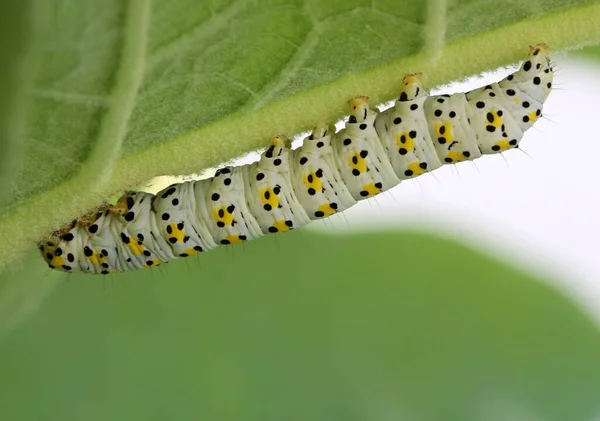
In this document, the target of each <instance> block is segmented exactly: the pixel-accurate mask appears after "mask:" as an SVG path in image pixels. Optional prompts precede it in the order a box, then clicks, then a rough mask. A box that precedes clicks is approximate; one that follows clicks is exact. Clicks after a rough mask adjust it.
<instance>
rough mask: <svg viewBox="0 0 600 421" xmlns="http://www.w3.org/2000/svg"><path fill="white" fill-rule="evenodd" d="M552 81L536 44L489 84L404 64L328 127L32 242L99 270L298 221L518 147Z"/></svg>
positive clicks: (77, 265) (152, 262) (152, 261)
mask: <svg viewBox="0 0 600 421" xmlns="http://www.w3.org/2000/svg"><path fill="white" fill-rule="evenodd" d="M552 79H553V70H552V66H551V63H550V59H549V56H548V47H547V46H546V45H545V44H539V45H537V46H534V47H530V51H529V55H528V58H527V59H526V60H525V61H524V62H523V63H522V65H521V66H520V68H519V69H518V70H517V71H516V72H514V73H512V74H511V75H509V76H507V77H506V78H505V79H503V80H502V81H500V82H499V83H494V84H491V85H487V86H484V87H482V88H479V89H475V90H473V91H470V92H466V93H457V94H453V95H439V96H430V95H429V94H428V93H427V92H426V91H425V89H423V87H422V82H421V76H420V74H409V75H407V76H405V77H404V79H403V81H402V92H401V93H400V96H399V98H398V99H397V100H396V101H395V104H394V105H393V106H392V107H391V108H389V109H387V110H384V111H382V112H379V111H378V110H374V109H371V108H370V107H369V104H368V98H367V97H362V96H361V97H356V98H354V99H352V100H351V101H350V102H349V105H350V116H349V118H348V120H347V122H346V123H345V128H343V129H342V130H340V131H339V132H337V133H336V132H335V128H334V127H333V126H331V125H327V124H324V123H318V124H316V126H315V127H314V129H313V131H312V133H311V134H310V135H309V136H308V137H306V138H305V139H304V141H303V144H302V146H301V147H299V148H297V149H295V150H292V149H291V147H290V144H289V141H288V140H287V139H286V138H285V137H283V136H277V137H275V138H274V139H273V140H272V144H271V146H270V147H269V148H268V149H267V150H266V151H265V152H264V153H263V154H262V155H261V157H260V160H259V161H257V162H254V163H252V164H248V165H244V166H237V167H232V166H228V167H224V168H221V169H219V170H217V171H216V173H215V175H214V176H213V177H212V178H209V179H204V180H199V181H187V182H183V183H179V184H173V185H171V186H169V187H167V188H165V189H164V190H162V191H160V192H158V193H157V194H155V195H154V194H150V193H145V192H127V193H125V194H124V195H123V196H122V197H121V198H120V199H119V200H118V201H117V202H116V204H114V205H103V206H101V207H100V208H98V209H97V210H96V211H94V212H92V213H90V214H89V215H85V216H84V217H82V218H79V219H78V220H76V221H74V222H72V223H71V224H69V225H67V226H65V227H62V228H61V229H59V230H58V231H56V232H54V233H53V234H51V235H50V237H49V238H47V239H45V240H44V241H43V242H41V243H40V244H39V248H40V250H41V253H42V256H43V258H44V260H45V261H46V263H47V264H48V266H49V267H50V268H52V269H58V270H62V271H66V272H78V271H82V272H87V273H92V274H109V273H114V272H119V271H125V270H133V269H141V268H148V267H154V266H158V265H160V264H162V263H166V262H168V261H170V260H172V259H174V258H177V257H186V256H191V255H195V254H197V253H201V252H205V251H208V250H211V249H213V248H215V247H217V246H219V245H228V244H236V243H240V242H243V241H249V240H253V239H256V238H258V237H261V236H263V235H265V234H269V233H278V232H284V231H289V230H293V229H297V228H299V227H302V226H303V225H305V224H307V223H308V222H310V221H312V220H316V219H321V218H327V217H329V216H331V215H333V214H336V213H338V212H342V211H344V210H345V209H348V208H349V207H351V206H352V205H354V204H355V203H357V201H359V200H363V199H367V198H370V197H373V196H375V195H377V194H380V193H382V192H384V191H386V190H389V189H390V188H392V187H394V186H396V185H397V184H398V183H400V182H401V181H402V180H406V179H410V178H413V177H418V176H420V175H422V174H424V173H427V172H431V171H434V170H435V169H436V168H439V167H441V166H442V165H444V164H456V163H458V162H461V161H465V160H473V159H476V158H479V157H480V156H482V155H485V154H494V153H499V152H502V151H506V150H508V149H513V148H518V147H519V142H520V141H521V138H522V137H523V133H524V132H525V131H526V130H527V129H529V128H530V127H531V126H532V125H533V124H534V123H535V121H536V120H537V119H538V118H539V117H540V116H541V113H542V105H543V103H544V102H545V101H546V99H547V97H548V95H549V93H550V91H551V89H552Z"/></svg>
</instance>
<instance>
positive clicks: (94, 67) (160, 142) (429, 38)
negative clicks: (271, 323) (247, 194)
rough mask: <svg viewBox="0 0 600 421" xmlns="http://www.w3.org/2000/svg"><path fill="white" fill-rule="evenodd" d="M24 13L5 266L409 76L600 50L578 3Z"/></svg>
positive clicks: (599, 23) (144, 5) (95, 5)
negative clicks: (538, 54) (143, 190)
mask: <svg viewBox="0 0 600 421" xmlns="http://www.w3.org/2000/svg"><path fill="white" fill-rule="evenodd" d="M26 11H27V13H25V14H21V15H22V16H25V17H26V18H27V22H26V24H24V25H22V28H23V29H22V31H25V32H27V34H26V35H28V36H26V37H24V39H25V40H27V43H26V45H25V47H24V52H25V55H24V59H23V62H24V63H26V66H23V68H26V69H27V71H24V72H22V74H21V76H22V78H23V79H24V80H22V81H19V80H16V81H15V86H14V89H15V92H18V93H19V95H13V96H8V97H3V98H2V101H5V105H4V107H3V108H0V109H2V110H4V111H5V112H6V110H14V109H16V110H17V115H18V116H19V118H18V119H16V120H14V121H15V125H16V127H17V129H15V130H13V131H11V132H10V133H9V135H8V136H6V138H5V140H3V142H4V143H3V145H5V146H3V147H4V148H5V149H4V150H5V151H6V150H8V151H9V152H10V155H8V156H7V157H3V159H2V161H1V162H3V163H11V167H12V168H11V171H10V172H9V173H10V174H11V175H12V177H11V180H9V181H6V182H5V183H4V184H3V190H4V191H3V194H2V197H3V202H4V203H5V206H4V207H2V209H1V210H0V238H1V239H2V241H1V242H0V265H6V264H7V263H9V262H11V261H12V260H14V259H15V258H16V257H18V256H20V255H22V254H23V253H24V252H25V251H26V250H27V249H28V248H30V247H32V245H33V244H34V243H35V241H37V240H39V239H40V238H41V237H42V236H43V235H44V234H46V233H48V232H50V231H52V230H54V229H56V228H57V227H58V226H60V225H61V224H63V223H65V222H68V221H69V220H71V219H72V218H74V217H77V216H79V215H81V214H82V213H83V212H85V211H87V210H89V209H91V208H93V207H94V206H97V205H98V204H99V203H101V202H102V200H104V199H106V198H107V197H109V196H110V195H112V194H114V193H116V192H118V191H121V190H124V189H126V188H128V187H131V186H135V185H137V184H139V183H141V182H144V181H146V180H148V179H149V178H150V177H152V176H156V175H161V174H185V173H191V172H198V171H200V170H202V169H203V168H206V167H209V166H213V165H216V164H218V163H222V162H224V161H227V160H229V159H231V158H234V157H236V156H239V155H241V154H243V153H244V152H248V151H250V150H254V149H257V148H259V147H261V146H264V145H266V144H267V142H268V140H269V138H270V137H271V136H273V135H275V134H278V133H286V134H288V135H290V136H291V135H295V134H297V133H299V132H301V131H303V130H305V129H308V128H310V127H311V126H312V125H313V124H314V123H316V122H317V121H333V120H335V119H337V118H339V117H340V116H342V115H344V114H345V113H346V101H347V100H348V99H349V98H350V97H353V96H355V95H357V94H363V95H369V96H370V97H371V101H372V103H373V104H377V103H381V102H383V101H386V100H389V99H390V98H392V97H394V96H395V95H396V94H397V92H398V91H399V85H400V81H401V78H402V76H403V74H405V73H407V72H411V71H422V72H424V73H425V75H426V77H427V79H426V81H427V84H428V85H429V86H434V85H439V84H443V83H446V82H449V81H451V80H455V79H458V78H462V77H465V76H468V75H471V74H474V73H478V72H481V71H484V70H488V69H491V68H496V67H497V66H500V65H504V64H508V63H511V62H515V61H517V60H519V59H521V58H522V57H523V56H524V55H525V54H526V51H527V46H528V45H530V44H534V43H538V42H546V43H548V44H550V45H551V46H552V47H553V48H554V49H556V50H561V49H565V48H573V47H577V46H580V45H583V44H589V43H594V42H597V41H598V40H600V4H599V3H598V2H592V1H575V0H570V1H564V0H553V1H543V2H542V1H538V0H534V1H527V2H517V3H514V2H513V3H498V2H492V3H481V2H471V1H452V2H449V3H448V4H446V2H444V1H442V0H430V1H428V2H423V1H421V0H418V1H417V0H414V1H403V2H398V1H392V0H388V1H378V2H376V3H373V2H371V1H366V0H364V1H358V0H355V1H348V0H319V1H295V2H290V1H289V0H271V1H256V2H249V1H242V0H239V1H230V2H225V1H222V2H219V1H216V2H211V4H210V5H205V4H202V3H198V2H197V1H195V0H171V1H156V2H153V3H152V4H150V0H129V1H123V0H106V1H103V2H97V1H72V2H64V1H59V0H37V1H34V2H33V6H32V7H31V10H29V9H26ZM9 35H10V34H6V31H4V36H5V37H6V36H9ZM23 44H25V43H23ZM11 80H13V79H11ZM11 83H12V82H11ZM11 101H12V102H11ZM13 103H14V104H16V105H18V107H16V108H15V107H12V106H11V104H13ZM6 104H9V106H6ZM21 120H22V121H23V126H22V128H23V130H21V129H19V127H21V126H20V124H21ZM0 121H5V122H10V121H13V120H11V119H6V118H5V119H4V120H0ZM23 131H24V132H23ZM5 132H6V131H5ZM19 151H22V153H19ZM13 152H14V153H15V154H16V157H15V159H14V160H13V156H12V155H13ZM19 156H25V157H26V159H24V160H21V161H19V160H18V157H19ZM19 162H21V163H22V165H20V166H19V165H18V163H19ZM3 165H4V164H3Z"/></svg>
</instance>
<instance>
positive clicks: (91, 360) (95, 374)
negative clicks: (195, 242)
mask: <svg viewBox="0 0 600 421" xmlns="http://www.w3.org/2000/svg"><path fill="white" fill-rule="evenodd" d="M32 258H33V259H36V260H32V262H31V264H32V265H39V264H41V263H40V262H41V259H39V258H37V256H32ZM48 272H49V270H48V271H47V272H46V274H47V273H48ZM52 273H54V272H52ZM65 279H66V282H65V283H63V284H62V285H61V286H60V287H59V288H57V289H56V291H55V292H54V294H52V295H51V296H50V297H49V298H48V299H47V300H46V301H45V303H44V304H43V306H42V309H41V310H40V311H39V312H38V313H37V314H35V315H34V316H32V317H31V318H29V319H28V320H26V321H25V322H24V324H23V325H22V326H21V328H19V329H17V330H15V331H13V332H12V333H11V334H10V335H9V336H8V337H6V338H5V339H4V341H3V342H2V343H0V373H1V376H0V408H1V410H2V419H7V420H8V419H10V420H39V419H44V420H46V419H47V420H65V419H69V420H88V421H91V420H107V419H122V420H133V419H139V420H149V419H156V420H163V419H177V420H187V419H190V420H191V419H211V420H213V419H214V420H263V421H264V420H300V419H302V420H305V419H319V420H337V419H339V420H342V419H343V420H363V419H364V420H481V419H486V420H496V419H498V420H500V419H503V420H541V419H544V420H590V419H592V415H594V414H597V413H598V411H599V410H600V401H598V399H597V396H598V390H600V336H599V335H598V331H597V327H596V326H595V325H593V323H592V322H591V321H590V320H589V319H588V318H587V317H586V316H585V315H583V314H582V313H581V311H580V310H579V309H578V308H577V306H576V305H574V304H573V303H571V302H570V301H569V300H566V299H565V298H564V297H563V296H561V295H560V294H558V293H557V292H555V291H554V290H553V289H552V288H550V287H548V286H546V285H544V284H543V283H540V282H538V281H537V280H536V279H534V278H532V277H530V276H528V275H526V274H523V273H520V272H518V271H515V270H514V269H511V268H509V267H506V266H504V265H503V264H500V263H498V262H495V261H494V260H492V259H490V258H488V257H486V256H483V255H480V254H478V253H476V252H474V251H473V250H470V249H468V248H466V247H464V246H461V245H459V244H456V243H454V242H451V241H447V240H444V239H440V238H436V237H430V236H427V235H425V234H419V233H414V232H407V231H402V232H400V231H398V232H388V233H372V234H347V235H346V234H344V235H327V236H326V235H321V234H317V233H314V232H311V231H297V232H291V233H285V234H283V235H277V236H268V237H263V238H261V239H259V240H257V241H254V242H250V243H246V244H244V245H243V246H242V245H237V246H234V247H226V248H219V249H216V250H214V251H211V252H209V253H206V254H204V255H200V256H197V257H194V258H189V259H182V260H179V261H174V262H171V263H169V264H168V267H163V268H161V269H159V268H156V269H154V270H149V271H148V270H147V271H138V272H135V273H131V275H129V276H127V277H126V281H124V279H125V278H118V277H117V276H114V277H111V276H108V277H105V278H99V277H89V276H69V277H65ZM46 280H47V281H48V282H52V280H51V276H48V277H47V279H46Z"/></svg>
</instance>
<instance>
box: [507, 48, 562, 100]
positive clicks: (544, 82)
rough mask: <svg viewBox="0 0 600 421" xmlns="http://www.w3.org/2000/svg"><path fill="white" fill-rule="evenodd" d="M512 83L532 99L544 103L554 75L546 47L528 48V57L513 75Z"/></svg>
mask: <svg viewBox="0 0 600 421" xmlns="http://www.w3.org/2000/svg"><path fill="white" fill-rule="evenodd" d="M514 78H515V80H514V82H515V83H517V84H518V85H519V88H521V89H522V90H524V91H526V92H527V93H528V94H529V95H531V96H532V97H533V98H534V99H536V100H537V101H539V102H544V101H545V100H546V98H547V97H548V95H549V94H550V91H551V90H552V80H553V78H554V73H553V69H552V63H551V61H550V57H549V55H548V46H547V45H546V44H538V45H536V46H533V47H530V48H529V57H528V58H527V60H525V61H524V62H523V64H522V65H521V68H520V69H519V70H518V71H517V72H515V73H514Z"/></svg>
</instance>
